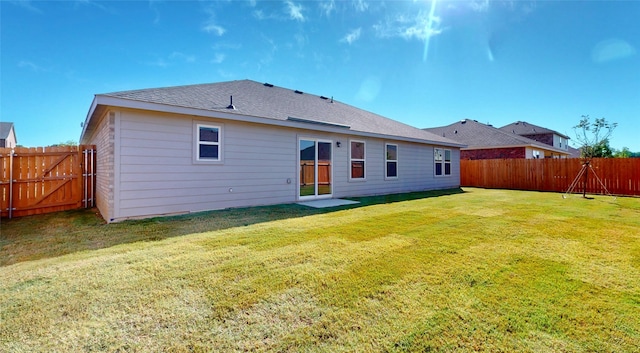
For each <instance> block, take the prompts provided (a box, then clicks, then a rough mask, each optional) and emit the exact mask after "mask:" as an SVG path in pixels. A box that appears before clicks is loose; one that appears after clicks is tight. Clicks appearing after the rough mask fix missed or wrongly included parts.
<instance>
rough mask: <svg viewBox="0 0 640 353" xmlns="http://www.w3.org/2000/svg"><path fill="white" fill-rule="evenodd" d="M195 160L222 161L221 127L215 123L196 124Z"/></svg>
mask: <svg viewBox="0 0 640 353" xmlns="http://www.w3.org/2000/svg"><path fill="white" fill-rule="evenodd" d="M195 140H196V160H197V161H200V162H220V161H222V146H221V143H220V142H221V141H222V128H221V127H220V126H216V125H204V124H197V126H196V139H195Z"/></svg>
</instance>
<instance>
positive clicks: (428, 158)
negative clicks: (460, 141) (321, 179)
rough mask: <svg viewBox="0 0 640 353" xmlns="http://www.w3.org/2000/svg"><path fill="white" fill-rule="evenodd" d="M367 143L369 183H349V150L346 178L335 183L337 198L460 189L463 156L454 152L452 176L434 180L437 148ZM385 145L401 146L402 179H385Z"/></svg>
mask: <svg viewBox="0 0 640 353" xmlns="http://www.w3.org/2000/svg"><path fill="white" fill-rule="evenodd" d="M355 139H357V140H364V141H365V148H366V152H365V153H366V161H365V176H366V180H365V181H361V180H351V181H350V180H349V159H348V157H349V156H348V155H347V153H348V149H346V148H345V149H344V150H346V151H345V152H346V153H345V158H344V163H340V165H344V167H345V168H344V172H343V173H344V175H343V176H340V177H339V178H338V177H337V178H336V180H335V191H334V197H349V196H366V195H384V194H393V193H402V192H413V191H424V190H433V189H446V188H455V187H459V186H460V163H459V160H460V152H459V150H458V149H452V151H451V152H452V165H451V168H452V172H451V175H450V176H446V177H435V176H434V160H433V149H434V147H435V146H431V145H424V144H418V143H405V142H398V141H393V140H383V139H362V138H355ZM385 143H390V144H396V145H398V177H397V178H394V179H386V178H385V159H384V154H385Z"/></svg>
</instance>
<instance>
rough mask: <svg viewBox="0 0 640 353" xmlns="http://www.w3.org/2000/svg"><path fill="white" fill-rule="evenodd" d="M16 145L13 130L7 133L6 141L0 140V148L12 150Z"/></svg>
mask: <svg viewBox="0 0 640 353" xmlns="http://www.w3.org/2000/svg"><path fill="white" fill-rule="evenodd" d="M16 145H17V144H16V134H15V133H14V131H13V129H11V131H9V134H8V136H7V138H6V139H0V147H6V148H14V147H16Z"/></svg>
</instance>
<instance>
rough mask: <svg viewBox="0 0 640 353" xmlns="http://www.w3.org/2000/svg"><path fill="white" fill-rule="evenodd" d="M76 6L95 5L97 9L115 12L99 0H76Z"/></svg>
mask: <svg viewBox="0 0 640 353" xmlns="http://www.w3.org/2000/svg"><path fill="white" fill-rule="evenodd" d="M74 4H75V6H76V7H77V6H80V5H82V6H93V7H95V8H97V9H100V10H102V11H104V12H108V13H113V11H112V10H110V9H109V8H107V7H106V6H104V5H103V4H101V3H99V2H97V1H93V0H75V3H74Z"/></svg>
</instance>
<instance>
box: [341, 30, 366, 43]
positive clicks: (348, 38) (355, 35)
mask: <svg viewBox="0 0 640 353" xmlns="http://www.w3.org/2000/svg"><path fill="white" fill-rule="evenodd" d="M361 34H362V28H360V27H358V28H356V29H354V30H352V31H351V32H349V33H347V35H345V36H344V37H342V39H340V42H342V43H348V44H352V43H353V42H355V41H357V40H358V39H360V35H361Z"/></svg>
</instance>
